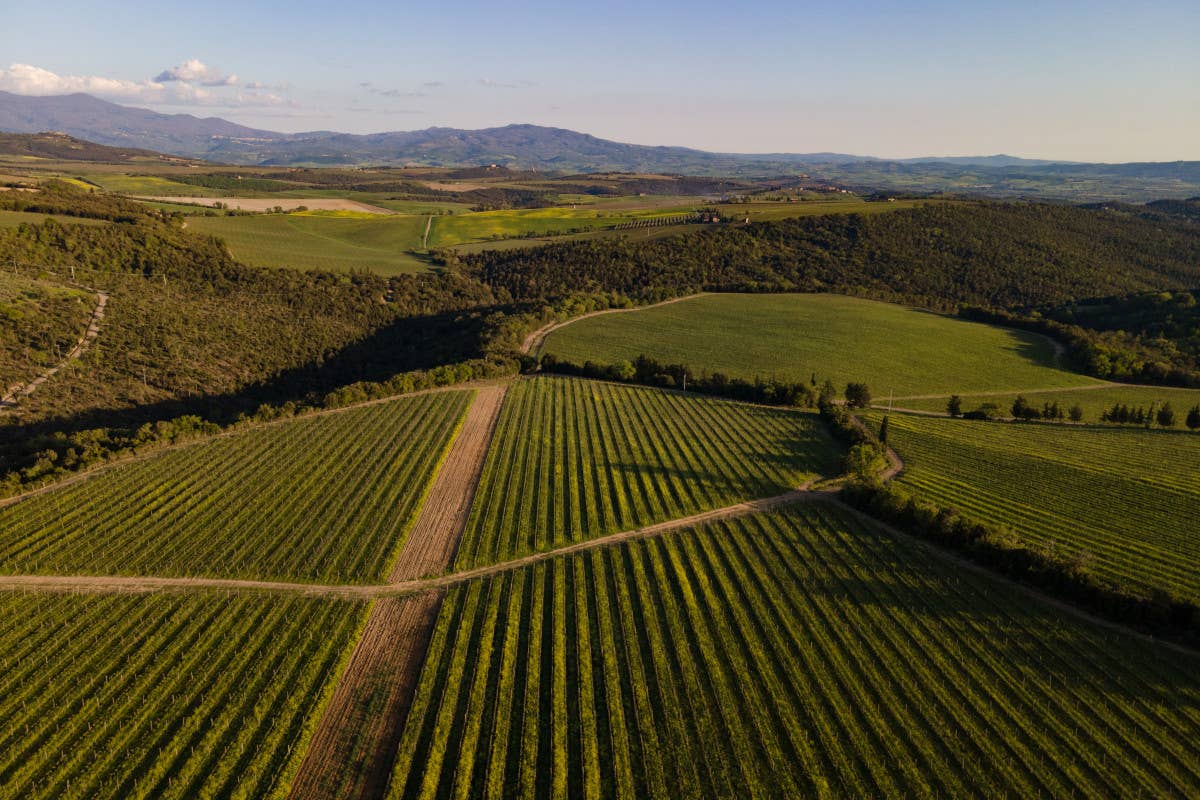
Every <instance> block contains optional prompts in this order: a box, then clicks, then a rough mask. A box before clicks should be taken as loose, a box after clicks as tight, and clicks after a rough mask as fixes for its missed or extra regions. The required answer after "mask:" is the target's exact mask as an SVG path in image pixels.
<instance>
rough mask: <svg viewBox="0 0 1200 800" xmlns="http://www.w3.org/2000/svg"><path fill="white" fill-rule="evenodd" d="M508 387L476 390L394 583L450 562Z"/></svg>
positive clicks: (392, 575) (401, 557)
mask: <svg viewBox="0 0 1200 800" xmlns="http://www.w3.org/2000/svg"><path fill="white" fill-rule="evenodd" d="M507 390H508V387H507V386H489V387H487V388H484V389H479V390H478V391H477V392H476V395H475V401H474V402H473V403H472V404H471V407H470V409H468V411H467V416H466V418H465V419H464V420H463V424H462V429H461V430H460V431H459V433H458V436H456V437H455V439H454V444H453V445H451V447H450V451H449V452H448V453H447V454H446V460H445V461H444V462H443V463H442V466H441V469H439V470H438V474H437V477H436V478H435V479H434V481H433V486H431V487H430V489H429V495H428V497H426V498H425V503H424V505H422V507H421V513H420V514H419V515H418V516H417V521H416V522H415V523H414V524H413V528H412V531H410V532H409V534H408V537H407V538H406V539H405V541H404V547H403V548H402V549H401V550H400V555H399V557H398V558H397V559H396V563H395V564H394V565H393V566H392V570H391V573H390V574H389V575H388V581H390V582H391V583H399V582H401V581H406V580H412V579H414V578H420V577H423V576H425V575H434V574H438V573H441V572H444V571H445V570H446V568H447V567H449V566H450V561H451V559H453V558H454V553H455V551H456V550H457V549H458V540H459V538H460V537H461V536H462V532H463V528H465V527H466V524H467V515H468V514H469V513H470V511H471V502H472V501H473V500H474V499H475V488H476V486H477V485H478V483H479V476H480V474H482V472H483V462H484V459H485V458H486V456H487V450H488V445H489V444H490V443H491V441H492V433H493V432H494V431H495V430H496V422H497V420H498V419H499V418H500V407H501V405H502V404H503V403H504V395H505V393H506V392H507Z"/></svg>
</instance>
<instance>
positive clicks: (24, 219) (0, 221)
mask: <svg viewBox="0 0 1200 800" xmlns="http://www.w3.org/2000/svg"><path fill="white" fill-rule="evenodd" d="M48 219H53V220H54V221H55V222H61V223H62V224H64V225H108V224H109V222H108V220H103V219H85V218H83V217H68V216H63V215H56V214H37V213H34V212H32V211H0V230H3V229H5V228H16V227H17V226H19V225H22V224H24V223H28V224H30V225H40V224H41V223H43V222H45V221H46V220H48Z"/></svg>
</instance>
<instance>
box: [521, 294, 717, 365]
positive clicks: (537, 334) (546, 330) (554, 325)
mask: <svg viewBox="0 0 1200 800" xmlns="http://www.w3.org/2000/svg"><path fill="white" fill-rule="evenodd" d="M706 294H707V292H700V293H699V294H687V295H684V296H683V297H672V298H671V299H670V300H663V301H662V302H661V303H654V304H653V305H648V306H636V307H634V308H606V309H603V310H601V311H590V312H588V313H587V314H580V315H579V316H578V317H571V318H570V319H568V320H564V321H562V322H551V323H548V324H546V325H543V326H542V327H540V328H538V329H537V330H536V331H534V332H533V333H531V334H529V335H528V336H526V337H525V341H523V342H522V343H521V352H522V353H525V354H526V355H528V354H530V353H532V354H534V355H537V351H538V349H539V348H541V346H542V342H544V341H545V340H546V337H547V336H549V335H550V334H551V333H552V332H554V331H556V330H558V329H559V328H565V327H567V326H568V325H574V324H575V323H576V322H579V320H581V319H588V318H590V317H599V316H601V315H602V314H624V313H627V312H630V311H645V310H646V309H648V308H658V307H659V306H669V305H671V303H679V302H682V301H684V300H691V299H692V298H694V297H704V296H705V295H706Z"/></svg>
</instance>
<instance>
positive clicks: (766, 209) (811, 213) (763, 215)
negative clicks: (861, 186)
mask: <svg viewBox="0 0 1200 800" xmlns="http://www.w3.org/2000/svg"><path fill="white" fill-rule="evenodd" d="M928 202H929V201H926V200H896V201H894V202H891V203H888V202H867V201H866V200H862V199H860V198H858V197H848V198H846V199H840V200H805V201H802V202H798V203H783V202H778V201H775V202H763V201H758V202H750V203H720V204H718V205H717V209H719V210H720V212H721V214H722V215H723V216H726V217H729V218H732V219H734V220H742V219H745V218H747V217H749V218H750V221H751V222H768V221H771V220H779V219H792V218H794V217H815V216H820V215H822V214H881V213H884V212H887V211H899V210H900V209H903V208H915V207H916V206H921V205H926V204H928Z"/></svg>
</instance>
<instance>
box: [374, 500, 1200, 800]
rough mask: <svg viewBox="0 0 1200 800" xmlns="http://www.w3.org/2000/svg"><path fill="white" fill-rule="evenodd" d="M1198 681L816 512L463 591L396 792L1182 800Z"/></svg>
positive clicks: (618, 550) (556, 563)
mask: <svg viewBox="0 0 1200 800" xmlns="http://www.w3.org/2000/svg"><path fill="white" fill-rule="evenodd" d="M1198 676H1200V661H1198V660H1197V657H1196V656H1195V655H1193V654H1186V653H1181V652H1177V651H1173V650H1170V649H1168V648H1166V647H1164V646H1160V645H1154V644H1149V643H1147V642H1146V641H1144V640H1141V639H1138V638H1135V637H1133V636H1132V635H1129V634H1125V633H1119V632H1114V631H1112V630H1109V629H1106V628H1101V627H1098V626H1096V625H1092V624H1090V623H1086V622H1083V621H1081V620H1078V619H1077V618H1075V617H1073V616H1071V615H1067V614H1064V613H1063V612H1062V611H1061V610H1059V609H1057V608H1054V607H1052V606H1049V605H1046V604H1044V603H1041V602H1038V601H1036V600H1033V599H1031V598H1030V597H1029V596H1027V595H1025V594H1023V593H1021V592H1020V591H1019V590H1017V589H1015V588H1013V587H1012V586H1011V585H1010V584H1007V583H1004V582H1002V581H998V580H995V579H992V578H990V577H986V576H983V575H981V574H979V573H976V572H973V571H969V570H964V569H963V568H962V567H961V566H959V565H957V564H954V563H950V562H948V561H946V560H943V559H941V558H938V557H936V556H934V555H932V554H931V552H930V551H929V550H927V549H926V548H925V547H923V546H922V545H920V544H917V543H915V542H913V541H912V540H910V539H907V538H904V537H899V536H896V535H892V534H890V533H888V532H886V531H884V530H882V529H881V528H879V527H878V526H876V525H873V524H870V523H865V522H861V521H859V518H857V517H854V516H852V515H851V514H850V512H848V511H844V510H842V507H841V506H838V505H836V504H832V503H828V502H825V503H813V504H807V505H801V506H796V507H793V509H792V510H790V511H787V512H784V513H779V514H776V515H759V516H755V517H743V518H740V519H737V520H727V521H724V522H720V523H716V524H714V525H712V526H710V527H707V528H704V529H701V530H699V531H690V532H686V533H681V534H675V535H671V536H666V537H662V538H657V539H650V540H640V541H636V542H631V543H627V544H623V545H621V546H618V547H611V548H602V549H597V550H592V551H590V552H588V553H585V554H581V555H577V556H573V557H570V558H564V559H556V560H553V561H549V562H545V563H544V564H541V565H538V566H537V567H533V568H526V569H523V570H519V571H515V572H510V573H506V574H504V575H502V576H498V577H495V578H493V579H490V580H486V581H478V582H474V583H471V584H467V585H464V586H462V587H459V588H457V589H454V590H452V591H451V592H450V594H449V596H448V598H447V600H446V602H445V604H444V605H443V608H442V612H441V617H440V619H439V622H438V625H437V628H436V630H435V633H434V636H433V641H432V644H431V647H430V651H429V655H428V657H427V660H426V664H425V669H424V672H423V674H422V678H421V683H420V686H419V688H418V691H417V695H416V698H415V701H414V705H413V707H412V710H411V713H410V715H409V717H408V722H407V725H406V728H405V730H404V734H403V737H402V740H401V744H400V748H399V753H398V759H397V763H396V767H395V770H394V772H393V779H392V785H391V787H390V797H392V798H415V797H451V796H453V797H467V796H471V797H481V796H488V797H501V796H504V797H535V796H536V797H548V796H563V797H629V798H634V797H637V798H644V797H798V796H842V797H901V796H942V797H963V796H972V795H977V794H979V793H980V792H982V791H986V793H988V794H992V795H996V796H1014V797H1035V796H1059V797H1066V796H1089V797H1100V796H1113V795H1118V794H1119V795H1123V796H1145V797H1164V796H1188V795H1192V796H1194V795H1196V794H1197V793H1200V745H1198V742H1200V677H1198Z"/></svg>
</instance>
